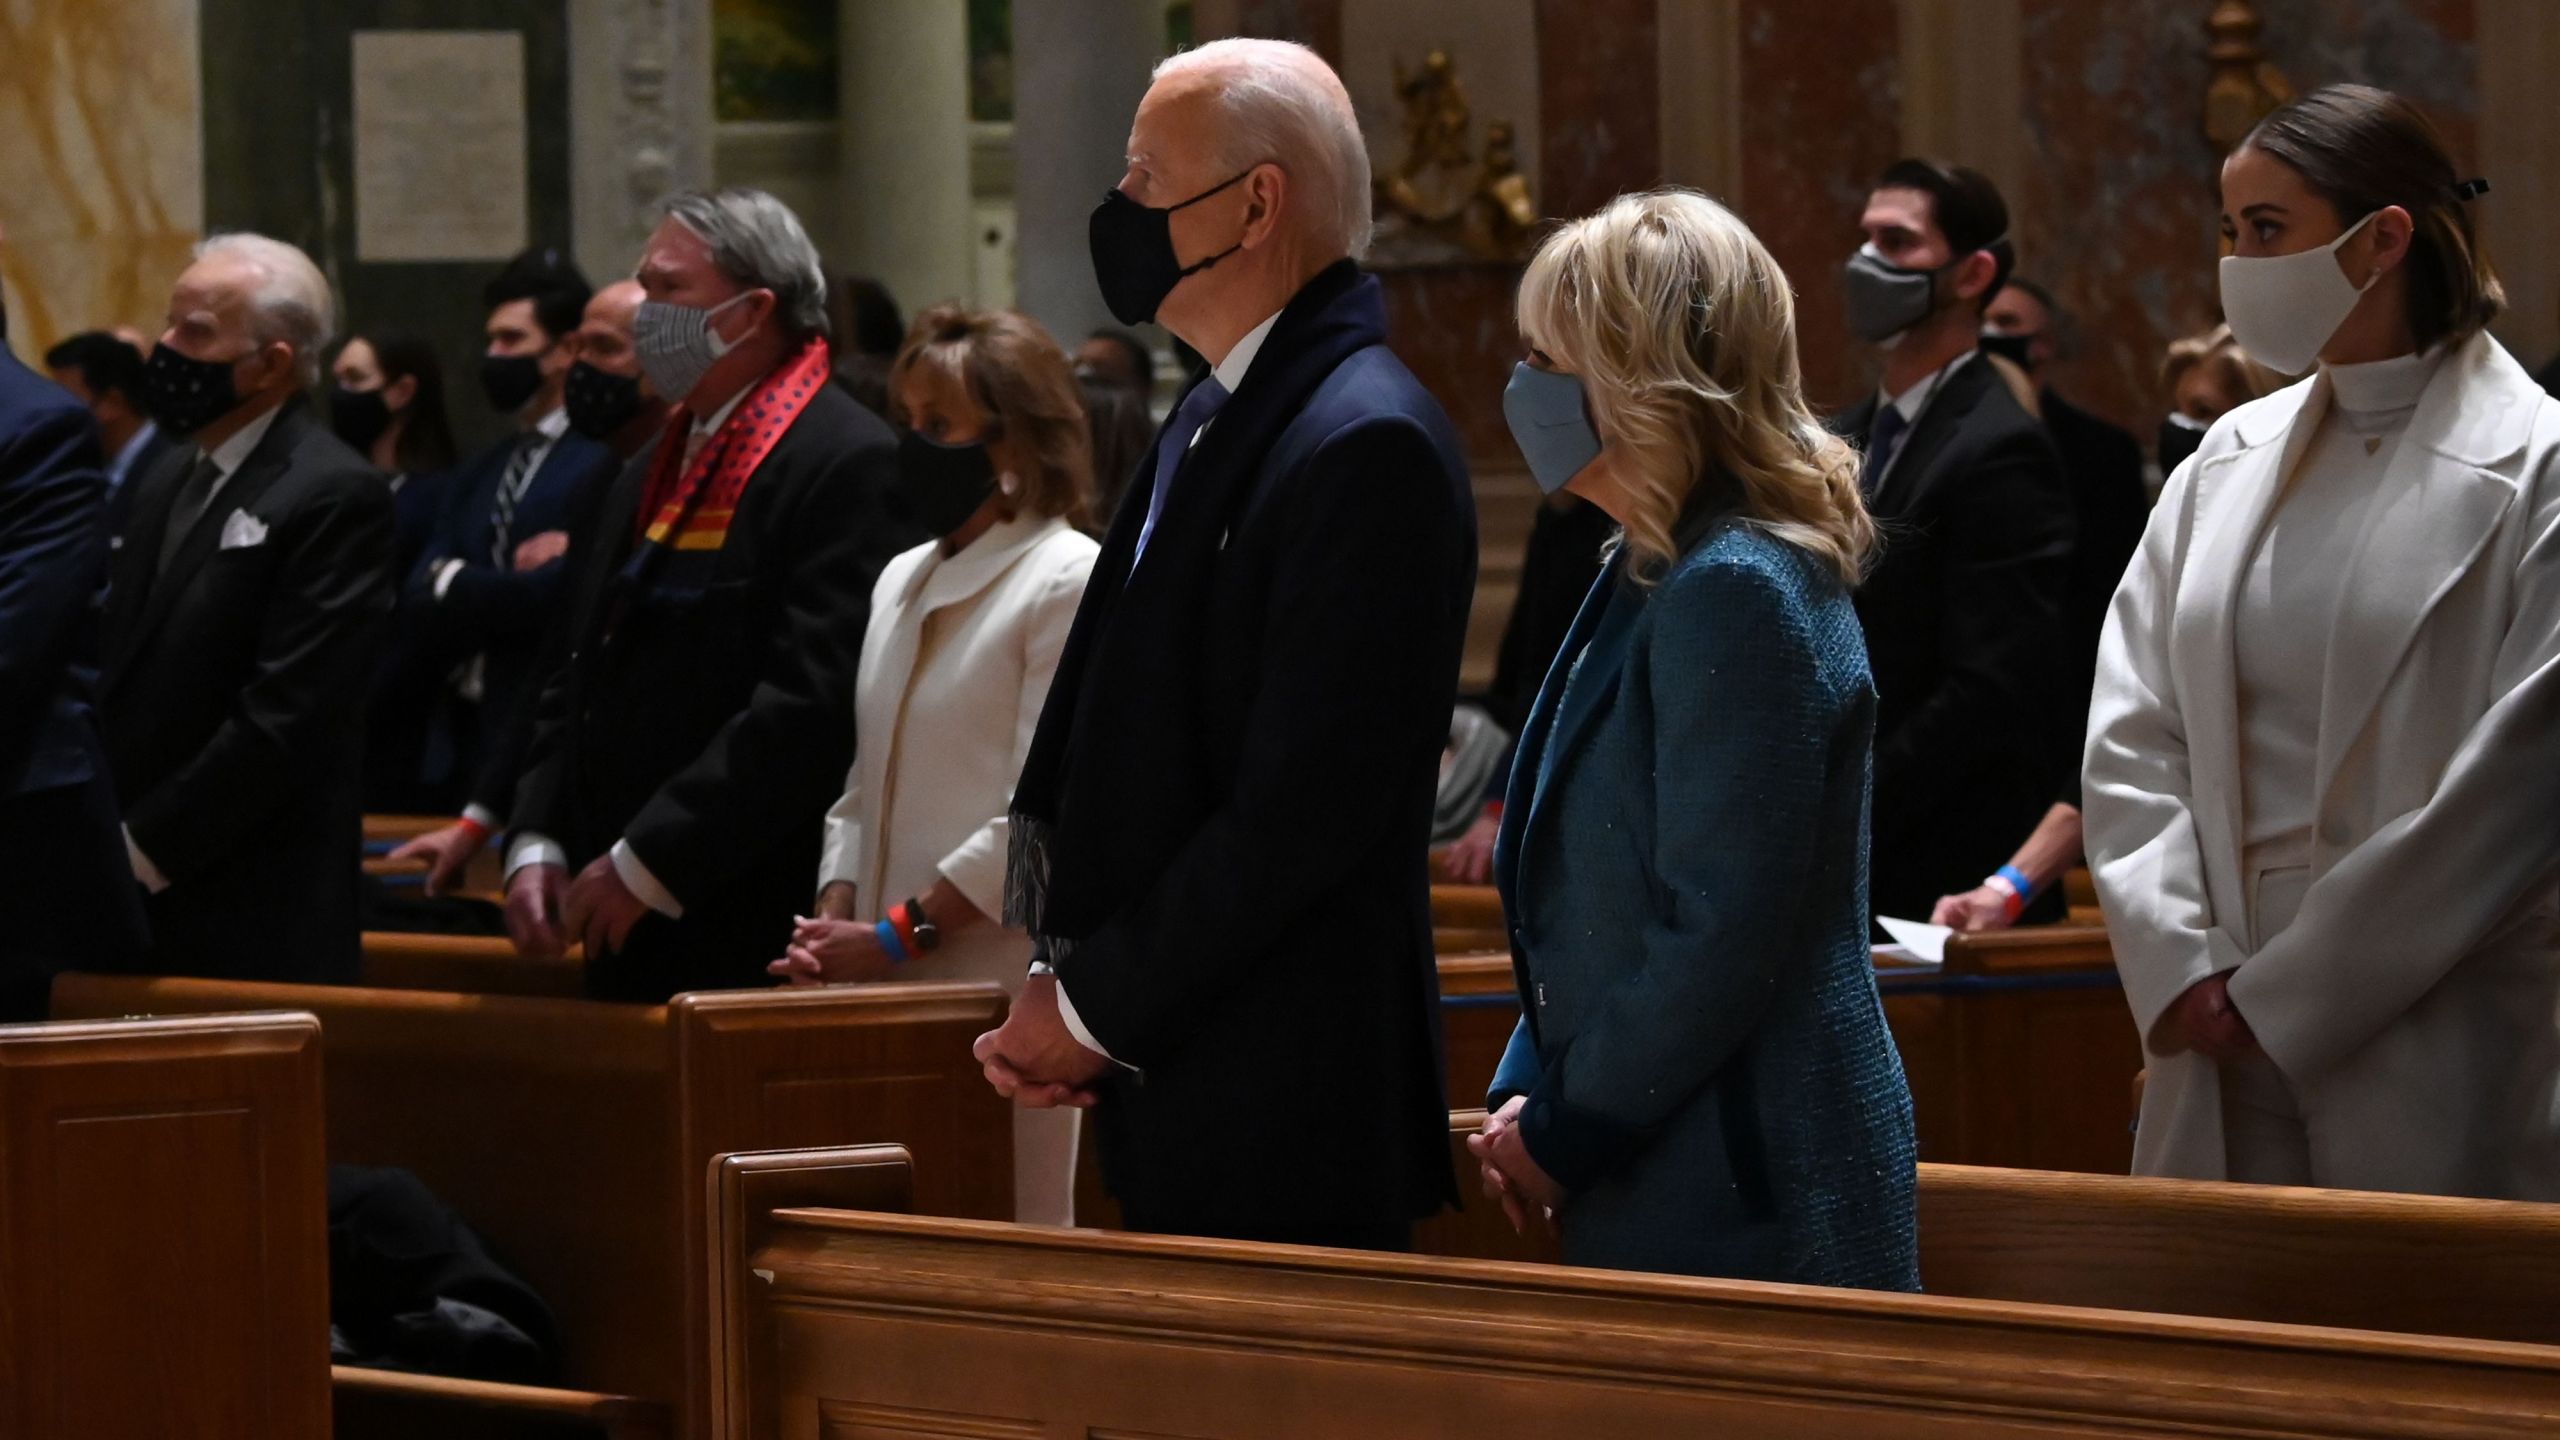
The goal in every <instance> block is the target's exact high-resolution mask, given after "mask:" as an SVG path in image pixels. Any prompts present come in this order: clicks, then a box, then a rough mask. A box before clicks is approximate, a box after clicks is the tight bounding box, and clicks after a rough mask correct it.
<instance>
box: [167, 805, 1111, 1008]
mask: <svg viewBox="0 0 2560 1440" xmlns="http://www.w3.org/2000/svg"><path fill="white" fill-rule="evenodd" d="M124 858H125V859H126V860H127V861H129V862H130V863H131V864H132V866H133V878H134V879H136V880H139V881H141V882H142V888H143V889H145V890H148V891H150V892H151V893H152V894H154V895H157V894H159V893H160V892H161V891H163V890H166V889H168V888H169V877H168V876H166V875H163V874H161V873H160V867H159V866H157V865H154V864H152V863H151V857H150V856H148V855H145V854H143V853H142V847H141V846H139V845H136V844H134V843H133V827H132V826H130V825H127V826H125V827H124ZM1065 1002H1066V997H1065V996H1064V995H1061V996H1059V1003H1060V1004H1062V1005H1063V1004H1064V1003H1065Z"/></svg>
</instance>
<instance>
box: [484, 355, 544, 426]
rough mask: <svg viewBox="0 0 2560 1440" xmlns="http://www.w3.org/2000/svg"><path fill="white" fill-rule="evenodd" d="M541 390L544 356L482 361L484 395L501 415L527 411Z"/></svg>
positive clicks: (486, 356)
mask: <svg viewBox="0 0 2560 1440" xmlns="http://www.w3.org/2000/svg"><path fill="white" fill-rule="evenodd" d="M541 388H542V357H541V356H540V355H483V356H481V357H480V393H481V394H483V395H486V396H488V397H489V405H490V407H491V408H492V409H494V410H496V411H497V412H498V413H499V414H501V415H513V414H514V413H516V412H517V411H519V410H521V409H523V408H524V407H525V402H526V401H528V400H531V399H532V398H533V396H534V392H535V391H538V390H540V389H541Z"/></svg>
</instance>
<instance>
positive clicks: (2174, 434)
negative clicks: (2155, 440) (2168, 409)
mask: <svg viewBox="0 0 2560 1440" xmlns="http://www.w3.org/2000/svg"><path fill="white" fill-rule="evenodd" d="M2202 444H2204V427H2199V426H2196V425H2195V422H2193V421H2191V420H2188V419H2187V418H2186V417H2185V416H2183V415H2173V416H2171V417H2170V418H2168V419H2166V420H2163V421H2161V422H2160V473H2161V474H2163V475H2175V474H2177V473H2178V467H2179V466H2181V465H2184V464H2186V463H2187V460H2188V458H2189V457H2190V456H2192V455H2194V454H2195V453H2196V448H2197V447H2198V446H2200V445H2202Z"/></svg>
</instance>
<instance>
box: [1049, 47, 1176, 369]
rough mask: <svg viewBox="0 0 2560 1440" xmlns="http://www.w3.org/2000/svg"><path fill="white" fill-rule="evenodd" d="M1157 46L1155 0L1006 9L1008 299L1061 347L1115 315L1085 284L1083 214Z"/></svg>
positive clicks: (1088, 266) (1103, 186)
mask: <svg viewBox="0 0 2560 1440" xmlns="http://www.w3.org/2000/svg"><path fill="white" fill-rule="evenodd" d="M1163 53H1164V6H1163V4H1162V0H1044V3H1040V4H1016V5H1015V6H1014V7H1013V55H1014V62H1013V97H1014V114H1015V117H1016V121H1015V124H1014V127H1013V156H1014V198H1015V202H1016V206H1017V210H1016V214H1017V216H1018V217H1019V218H1018V221H1017V228H1016V230H1015V232H1014V233H1015V235H1016V237H1017V238H1016V240H1015V251H1014V283H1015V303H1016V304H1018V305H1019V306H1020V307H1021V308H1022V310H1023V311H1024V312H1025V313H1026V314H1028V315H1030V316H1031V317H1032V318H1033V319H1036V320H1038V321H1039V322H1040V323H1041V324H1043V325H1046V326H1048V327H1049V332H1050V333H1051V334H1053V335H1055V336H1057V337H1058V340H1059V342H1060V343H1062V344H1065V345H1068V346H1070V347H1072V346H1073V345H1074V344H1075V343H1076V341H1077V339H1078V338H1079V337H1081V336H1083V335H1086V334H1088V333H1090V332H1091V331H1093V330H1094V329H1096V328H1097V327H1100V326H1104V325H1111V324H1116V323H1117V322H1116V321H1114V320H1113V319H1112V318H1111V312H1110V311H1108V310H1106V309H1104V308H1103V304H1102V295H1101V292H1100V291H1098V290H1097V289H1095V288H1094V283H1093V263H1092V259H1091V257H1090V256H1089V255H1088V254H1087V253H1086V246H1085V222H1086V218H1087V217H1088V216H1089V215H1091V214H1092V212H1093V206H1094V202H1095V201H1097V200H1099V199H1101V198H1102V194H1103V192H1104V191H1106V190H1109V189H1110V188H1111V187H1112V186H1113V185H1114V184H1116V183H1118V181H1119V179H1120V174H1121V171H1122V169H1123V166H1122V163H1121V156H1122V154H1123V153H1124V152H1125V151H1126V149H1127V148H1128V139H1129V120H1130V117H1131V116H1133V115H1135V114H1136V113H1137V109H1138V100H1139V98H1140V97H1141V96H1143V95H1145V94H1146V93H1147V78H1148V75H1149V74H1150V73H1151V72H1152V70H1153V69H1154V67H1155V63H1156V61H1157V59H1158V58H1160V57H1161V56H1162V55H1163Z"/></svg>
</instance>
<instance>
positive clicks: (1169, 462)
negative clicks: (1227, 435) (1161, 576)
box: [1129, 375, 1227, 570]
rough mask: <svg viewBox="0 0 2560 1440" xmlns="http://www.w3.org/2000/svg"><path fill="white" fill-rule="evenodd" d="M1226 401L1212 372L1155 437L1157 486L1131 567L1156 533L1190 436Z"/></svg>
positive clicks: (1135, 566)
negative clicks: (1167, 494)
mask: <svg viewBox="0 0 2560 1440" xmlns="http://www.w3.org/2000/svg"><path fill="white" fill-rule="evenodd" d="M1226 403H1227V387H1226V386H1224V385H1221V384H1219V383H1218V377H1217V376H1215V375H1212V376H1209V377H1208V378H1206V379H1204V380H1202V381H1201V382H1200V383H1199V384H1197V385H1194V386H1192V387H1191V393H1190V394H1188V395H1185V396H1183V397H1182V404H1181V405H1180V406H1178V407H1176V408H1175V410H1174V412H1173V418H1172V419H1171V420H1169V421H1167V422H1165V427H1164V434H1163V435H1162V436H1160V437H1158V438H1157V440H1156V488H1155V492H1154V493H1153V494H1151V495H1149V496H1148V497H1147V523H1146V524H1145V525H1144V526H1143V527H1141V528H1140V529H1139V531H1138V553H1137V555H1136V556H1134V557H1132V558H1131V559H1130V561H1129V568H1130V569H1131V570H1135V569H1137V568H1138V561H1139V560H1140V559H1143V558H1145V556H1146V553H1147V541H1148V540H1149V539H1150V538H1152V537H1153V536H1154V535H1155V533H1156V521H1157V520H1159V519H1161V518H1163V516H1164V497H1165V494H1166V492H1168V491H1170V490H1171V489H1172V488H1173V472H1175V471H1176V470H1179V469H1181V468H1182V457H1183V456H1185V455H1188V454H1190V453H1191V441H1192V437H1194V436H1196V435H1198V434H1199V433H1200V427H1201V426H1203V425H1206V424H1208V423H1209V417H1211V416H1213V415H1215V414H1217V413H1218V407H1219V406H1221V405H1224V404H1226Z"/></svg>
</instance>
